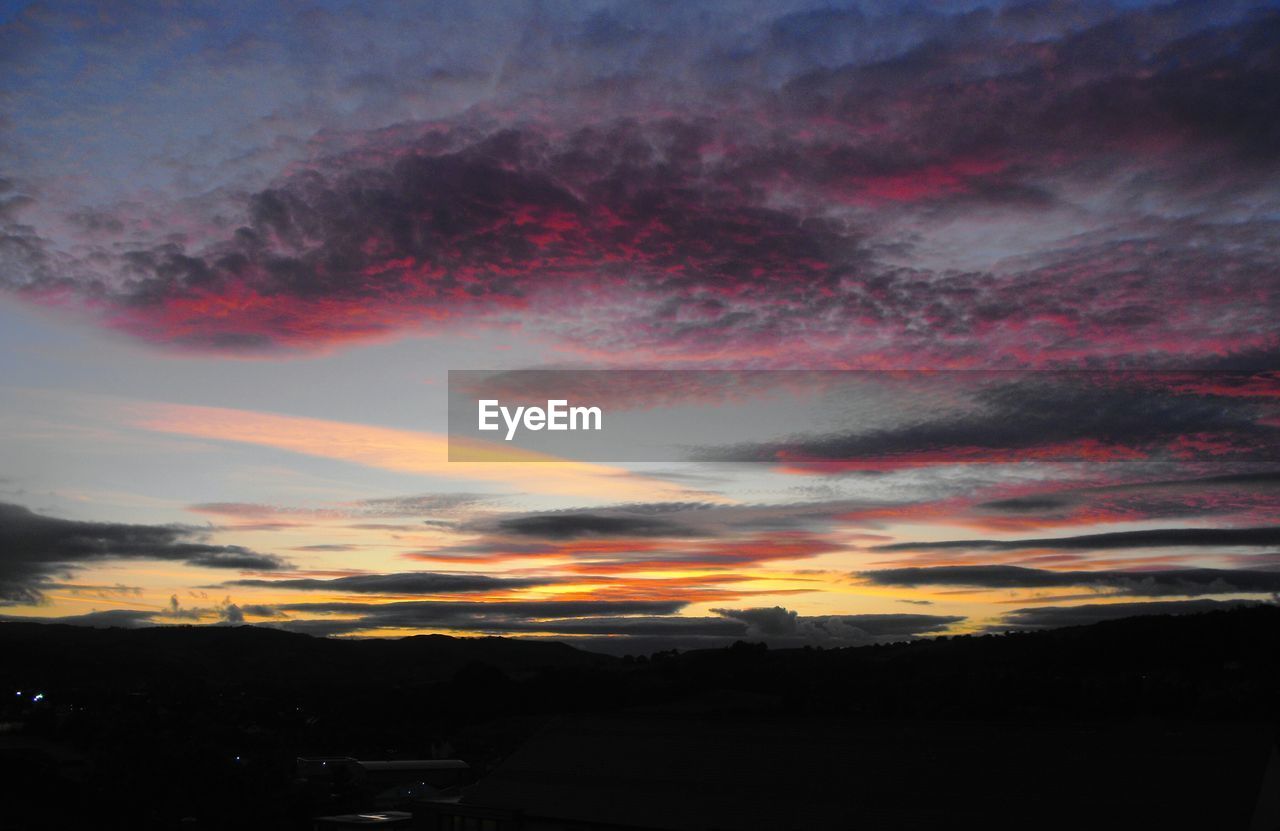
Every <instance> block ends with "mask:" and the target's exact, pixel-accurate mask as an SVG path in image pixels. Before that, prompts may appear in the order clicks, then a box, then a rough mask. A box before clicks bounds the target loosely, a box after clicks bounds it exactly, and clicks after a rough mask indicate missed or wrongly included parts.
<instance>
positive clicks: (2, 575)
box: [0, 503, 287, 605]
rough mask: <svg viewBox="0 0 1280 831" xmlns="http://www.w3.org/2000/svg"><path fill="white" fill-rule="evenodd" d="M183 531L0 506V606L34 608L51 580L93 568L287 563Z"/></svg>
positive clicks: (253, 567)
mask: <svg viewBox="0 0 1280 831" xmlns="http://www.w3.org/2000/svg"><path fill="white" fill-rule="evenodd" d="M204 533H205V530H204V529H200V528H193V527H191V526H185V525H128V524H124V523H112V522H85V521H79V520H68V519H59V518H56V517H49V516H42V515H40V514H36V513H34V512H32V511H31V510H29V509H28V508H24V507H22V506H21V505H13V504H7V503H0V549H2V550H3V551H4V557H3V559H0V602H2V603H4V604H6V605H11V604H34V603H39V602H41V600H42V599H43V596H44V590H45V589H47V588H49V587H51V586H52V585H54V581H55V580H56V578H58V577H60V576H61V575H65V574H67V573H69V572H72V571H75V570H78V569H80V568H82V567H84V566H85V565H88V564H90V563H93V562H102V561H107V560H167V561H176V562H182V563H186V564H187V565H192V566H199V567H202V568H217V569H239V570H243V571H272V570H275V569H279V568H283V567H285V566H286V565H287V562H286V561H285V560H284V559H282V558H280V557H277V556H275V555H272V554H260V553H258V552H256V551H251V550H249V549H247V548H243V547H241V546H237V545H214V544H212V543H207V542H202V541H201V538H202V536H203V535H204Z"/></svg>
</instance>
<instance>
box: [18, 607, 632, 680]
mask: <svg viewBox="0 0 1280 831" xmlns="http://www.w3.org/2000/svg"><path fill="white" fill-rule="evenodd" d="M0 652H3V654H4V655H5V663H6V664H7V666H6V667H4V668H3V669H0V677H4V676H5V675H10V674H13V673H15V672H21V673H22V674H24V675H28V676H36V677H39V678H41V679H44V680H43V683H45V684H46V685H56V684H70V685H73V686H81V685H83V684H84V683H85V682H86V681H89V680H91V679H96V680H102V679H107V678H118V679H122V680H123V681H124V683H126V684H128V683H133V682H136V681H139V680H142V679H150V680H156V681H161V680H170V681H172V680H185V681H211V682H216V683H219V684H235V683H240V682H254V683H263V682H267V683H270V682H274V681H280V680H283V679H288V680H289V681H290V682H292V683H299V684H324V685H335V686H342V685H343V684H346V683H361V684H365V683H368V682H369V680H370V679H374V678H376V679H377V680H378V681H379V682H380V683H389V684H415V683H427V682H431V681H440V680H445V679H448V678H451V677H453V675H454V674H455V673H457V672H458V671H459V670H460V669H462V668H463V667H466V666H468V665H469V664H475V663H482V664H486V665H489V666H492V667H495V668H497V669H499V670H502V671H504V672H507V673H512V674H520V673H526V672H530V671H533V670H540V669H548V668H572V667H584V668H585V667H595V666H600V665H603V664H608V663H610V662H612V660H613V659H611V658H609V657H607V656H604V655H597V654H594V653H590V652H583V651H582V650H578V649H574V648H573V647H571V646H567V645H565V644H561V643H552V642H542V641H528V640H517V639H511V638H455V637H449V636H447V635H418V636H414V637H408V638H399V639H372V638H371V639H367V640H350V639H336V638H316V637H312V636H310V635H302V634H295V633H291V632H283V631H280V630H277V629H269V628H265V627H257V626H236V627H230V626H157V627H147V628H140V629H115V628H111V629H95V628H89V627H84V626H69V625H65V624H40V623H0Z"/></svg>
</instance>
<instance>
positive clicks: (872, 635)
mask: <svg viewBox="0 0 1280 831" xmlns="http://www.w3.org/2000/svg"><path fill="white" fill-rule="evenodd" d="M711 611H713V612H715V613H716V614H718V615H720V616H721V617H725V618H728V619H729V620H734V621H738V622H739V623H742V624H744V625H745V626H746V629H745V634H746V636H747V637H759V638H764V639H766V640H770V639H773V640H777V639H783V640H787V639H794V640H799V641H802V642H805V643H835V644H844V645H852V644H860V643H871V642H875V641H876V640H878V639H883V638H890V639H895V638H896V639H901V638H904V637H909V636H913V635H920V634H925V633H929V632H937V631H939V630H942V629H945V628H946V627H947V626H949V625H951V624H953V623H958V622H960V621H962V620H964V618H963V617H955V616H950V615H910V614H879V615H819V616H802V615H800V614H799V613H797V612H794V611H791V610H790V609H784V608H783V607H781V606H773V607H770V608H756V609H712V610H711Z"/></svg>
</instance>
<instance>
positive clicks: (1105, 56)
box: [0, 3, 1280, 367]
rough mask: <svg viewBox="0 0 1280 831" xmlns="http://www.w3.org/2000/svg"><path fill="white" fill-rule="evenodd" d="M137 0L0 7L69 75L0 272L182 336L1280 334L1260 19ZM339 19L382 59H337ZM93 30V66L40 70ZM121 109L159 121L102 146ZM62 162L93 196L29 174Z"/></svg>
mask: <svg viewBox="0 0 1280 831" xmlns="http://www.w3.org/2000/svg"><path fill="white" fill-rule="evenodd" d="M122 15H123V16H124V17H126V18H128V19H129V20H131V21H134V22H133V23H132V24H130V25H120V24H117V25H115V26H113V27H111V28H110V29H105V28H102V27H100V26H99V25H98V24H97V23H95V22H94V21H92V20H89V19H81V18H79V17H78V16H74V15H67V14H36V13H31V14H26V15H24V16H23V17H22V21H21V23H20V24H15V25H14V26H12V27H9V28H8V29H7V30H6V31H5V32H3V33H0V37H3V39H4V40H5V42H6V45H7V47H8V48H6V49H0V53H6V54H8V55H9V56H10V60H12V61H17V62H18V64H17V65H20V66H23V67H37V68H38V67H44V68H46V69H47V70H48V71H44V72H42V71H39V70H38V69H35V70H33V71H30V72H25V73H22V74H20V75H15V76H14V77H15V80H14V81H13V85H12V92H10V93H8V94H9V95H10V96H11V98H10V101H11V103H12V104H13V105H14V106H13V108H14V109H15V111H16V117H15V118H14V119H13V123H14V124H17V125H22V129H20V130H17V129H10V130H6V133H7V134H11V135H6V136H5V138H6V139H8V140H9V141H10V142H11V143H12V144H13V145H14V147H15V152H16V154H17V157H18V159H19V160H20V161H21V164H17V165H15V168H17V169H22V170H24V171H25V172H26V179H29V180H30V182H31V184H30V185H28V184H27V183H26V182H22V183H15V184H14V185H13V186H12V187H11V188H10V191H11V192H12V193H13V194H14V197H13V198H15V199H17V198H20V199H21V201H22V204H21V205H15V206H14V207H12V208H10V209H8V210H7V211H5V212H4V213H5V216H7V217H9V218H8V219H7V220H6V222H5V224H4V226H3V229H0V273H3V274H4V275H5V283H6V285H7V286H8V287H9V290H10V291H12V292H15V293H17V294H18V295H20V296H22V297H25V298H28V299H30V300H32V301H34V302H44V303H50V304H57V305H70V306H77V305H78V306H82V307H89V308H91V309H92V310H93V311H95V312H96V313H97V314H99V315H100V317H101V319H102V320H103V322H104V323H105V324H106V325H109V326H112V327H115V328H118V329H122V330H124V331H127V332H129V333H131V334H132V335H134V336H136V337H139V338H143V339H146V340H148V341H151V342H153V343H157V344H161V345H163V346H165V347H170V348H178V349H200V350H213V351H233V352H235V351H245V350H256V351H262V350H266V351H270V350H277V351H278V350H287V349H318V348H325V347H328V346H333V345H340V344H344V343H350V342H352V341H357V340H367V339H371V338H380V337H387V336H393V335H396V334H399V333H406V332H417V333H434V332H441V331H449V330H450V327H455V326H467V327H469V328H470V327H474V326H475V325H477V324H484V323H492V324H495V325H509V324H512V323H515V322H517V320H518V321H519V323H520V325H523V326H525V327H526V328H528V329H529V330H530V331H531V332H533V333H535V334H539V335H550V336H553V337H554V338H556V339H557V340H558V341H559V342H560V343H561V345H562V346H563V347H564V348H565V349H566V350H569V351H576V352H578V353H579V354H583V355H589V356H593V357H594V358H596V359H602V360H607V359H608V358H609V357H610V356H626V358H627V359H630V360H635V359H639V360H654V361H658V360H665V361H668V362H688V363H707V364H715V363H717V362H724V361H732V362H734V363H736V364H760V365H771V366H795V365H804V364H805V363H813V362H816V361H818V360H821V361H822V362H823V364H824V365H828V366H830V365H833V364H836V365H856V366H898V367H901V366H920V365H948V366H969V365H974V364H981V363H994V364H998V365H1004V366H1048V365H1071V366H1082V365H1092V364H1094V363H1098V362H1102V363H1106V362H1112V363H1125V362H1131V361H1142V362H1147V363H1151V364H1158V365H1187V364H1188V363H1191V364H1195V365H1203V364H1205V363H1206V362H1207V363H1213V362H1217V361H1220V360H1222V359H1226V358H1229V357H1232V356H1235V358H1236V359H1240V358H1241V357H1242V356H1248V355H1263V354H1266V353H1267V352H1268V350H1274V349H1275V347H1276V338H1275V335H1274V331H1273V330H1272V328H1271V327H1270V326H1269V325H1268V323H1269V321H1271V320H1272V319H1274V318H1275V316H1276V312H1277V309H1278V308H1280V294H1278V293H1277V291H1276V290H1275V289H1274V287H1273V285H1272V281H1270V280H1268V279H1267V278H1268V276H1269V275H1270V274H1272V273H1273V271H1274V265H1275V261H1276V256H1277V246H1276V242H1275V240H1276V233H1275V218H1274V210H1273V208H1274V199H1275V186H1276V175H1277V166H1278V162H1280V159H1278V154H1277V153H1276V151H1275V149H1274V148H1275V147H1276V146H1277V141H1276V135H1275V132H1276V131H1275V125H1274V119H1273V118H1272V114H1273V113H1274V111H1275V109H1276V107H1277V105H1278V104H1280V102H1277V100H1276V96H1277V93H1276V92H1275V90H1276V89H1280V83H1277V79H1278V78H1280V65H1278V64H1277V61H1276V58H1275V54H1274V50H1272V49H1271V47H1270V44H1272V43H1273V42H1274V40H1275V33H1276V29H1277V26H1278V25H1280V24H1278V23H1277V19H1278V18H1280V16H1278V15H1277V14H1276V13H1275V12H1274V10H1270V9H1253V8H1250V7H1248V6H1240V7H1234V6H1233V7H1231V8H1225V9H1218V8H1215V9H1213V10H1210V9H1209V8H1208V7H1206V6H1204V5H1198V4H1174V5H1167V4H1166V5H1163V6H1155V7H1147V8H1142V7H1137V8H1134V7H1112V6H1109V5H1106V4H1099V5H1096V6H1092V7H1090V8H1088V9H1079V10H1073V11H1072V13H1071V14H1069V15H1063V14H1061V12H1060V10H1058V11H1056V12H1055V11H1053V10H1052V8H1051V7H1049V6H1043V7H1034V8H1033V7H1027V6H1025V5H1023V6H1018V7H1006V6H1003V5H997V6H995V7H992V8H983V9H941V8H929V9H926V8H923V7H915V6H912V7H903V8H898V7H893V8H888V7H886V8H881V9H871V8H867V9H855V8H846V9H831V8H827V7H826V6H819V5H817V4H808V3H797V4H789V5H788V6H787V7H785V8H772V7H766V6H760V7H753V8H752V9H750V10H742V9H741V8H740V7H739V5H738V4H732V3H704V4H698V5H697V7H696V9H689V10H682V11H678V12H677V11H674V10H672V9H671V8H669V7H667V6H662V5H652V4H629V5H628V6H626V7H606V8H597V7H592V8H590V9H587V8H585V7H584V8H572V7H560V8H558V9H555V10H552V9H548V8H547V7H546V6H544V5H542V4H537V5H529V6H521V5H517V6H515V7H511V8H504V9H503V11H502V12H501V13H498V12H496V11H490V10H484V9H480V8H478V7H468V8H460V7H458V6H455V5H452V4H445V6H443V7H441V8H436V7H434V6H429V7H424V8H416V9H412V10H405V11H404V13H403V14H397V15H389V16H385V17H384V16H382V15H372V16H361V17H359V19H356V16H353V15H340V14H335V13H329V12H322V11H319V10H306V11H298V12H294V11H291V10H279V11H277V12H275V14H274V16H273V20H274V22H275V23H276V24H277V25H273V26H270V27H263V26H262V25H261V21H260V20H258V19H257V17H256V16H249V17H248V18H246V17H245V16H243V15H241V14H230V15H228V16H227V17H226V18H225V19H224V18H223V17H221V16H220V17H219V18H218V20H217V25H216V26H214V25H212V22H211V21H210V20H209V19H207V18H206V17H205V16H204V15H203V12H201V11H200V10H196V9H192V10H184V11H183V12H181V13H179V18H178V22H177V23H175V29H168V28H159V24H157V23H156V22H155V21H149V20H147V19H145V15H141V14H138V13H122ZM393 18H394V19H393ZM182 21H186V23H187V24H188V25H185V26H183V25H181V22H182ZM175 30H180V31H183V32H185V33H187V34H186V35H185V36H184V38H177V37H176V36H175V35H174V34H173V32H174V31H175ZM124 31H128V32H129V34H127V35H126V34H122V32H124ZM215 31H216V32H219V33H225V32H243V33H244V35H245V36H244V37H240V38H236V37H227V38H222V39H219V40H217V42H216V43H214V42H212V41H211V39H210V38H211V34H210V33H211V32H215ZM349 31H356V32H358V33H359V34H358V35H356V36H357V37H359V38H360V40H361V42H362V43H365V44H367V45H368V48H367V49H361V50H354V51H353V50H344V49H337V48H333V46H332V44H333V43H335V42H342V41H343V39H344V38H346V37H347V36H348V32H349ZM424 32H425V33H439V32H448V33H449V34H448V35H447V36H424V35H423V33H424ZM186 38H190V42H188V40H187V39H186ZM227 42H235V43H238V44H240V45H239V46H238V47H237V48H236V49H234V50H229V51H230V52H231V53H233V54H226V53H227V52H228V50H227V49H226V43H227ZM67 44H74V45H72V46H68V45H67ZM192 44H200V45H201V46H202V48H199V47H197V48H193V47H192ZM77 46H78V47H79V48H78V49H77V53H78V54H81V55H82V56H89V57H85V60H86V61H87V62H88V63H86V65H85V69H84V71H85V72H87V73H89V74H91V75H93V76H94V77H98V78H100V79H101V80H102V82H101V83H99V84H94V85H90V87H89V88H85V89H68V88H67V87H66V85H65V84H62V85H56V83H55V81H54V79H56V77H57V73H56V72H54V71H52V68H53V67H57V66H60V65H62V53H61V52H60V51H59V50H60V49H64V48H76V47H77ZM88 47H92V48H88ZM319 55H323V56H325V60H324V61H321V60H319V58H318V57H317V56H319ZM549 55H554V56H555V59H554V60H549V59H548V56H549ZM14 56H18V57H14ZM125 57H128V58H134V59H137V58H139V57H141V61H140V64H141V65H165V66H167V67H170V71H169V72H166V73H164V74H163V76H162V77H149V76H142V75H138V74H136V73H133V74H130V73H128V72H126V71H125V70H122V69H120V67H121V66H123V65H124V63H125V62H124V60H123V59H124V58H125ZM122 73H123V75H122ZM11 74H12V73H11ZM126 77H127V81H126ZM210 79H214V80H213V82H211V81H210ZM232 88H236V89H254V90H255V94H254V95H253V96H251V97H249V98H245V97H244V96H239V97H236V98H235V100H229V99H227V98H225V93H220V92H219V91H225V90H226V89H232ZM37 103H39V105H40V106H37ZM108 114H110V118H112V119H116V120H118V121H127V122H128V123H130V124H133V125H135V126H136V130H135V132H136V133H137V135H138V140H137V141H136V142H130V143H128V144H127V145H123V146H122V145H121V144H120V143H116V142H101V143H99V142H86V141H84V140H83V136H85V135H101V134H104V133H105V132H106V131H107V129H108V128H110V127H111V126H113V125H114V124H115V123H118V121H116V120H108V118H109V116H108ZM175 115H176V116H177V117H175ZM175 123H178V124H181V125H183V127H182V129H181V130H179V135H178V136H177V138H178V139H179V140H175V134H174V132H173V131H174V130H175V129H178V128H176V127H174V126H173V125H174V124H175ZM148 128H150V129H148ZM41 139H43V140H41ZM66 146H76V147H78V148H81V149H82V154H81V155H80V156H77V157H76V158H74V159H71V160H68V159H67V158H66V157H65V154H63V155H58V154H56V153H54V151H53V150H52V148H55V147H66ZM67 165H72V168H70V169H68V168H67V167H66V166H67ZM63 176H70V177H73V178H75V181H76V182H77V183H78V186H77V188H76V189H74V191H75V193H77V194H83V195H81V196H75V195H71V196H68V195H66V194H67V192H68V191H70V190H72V189H68V188H55V187H49V186H46V187H41V185H44V184H46V183H47V182H50V181H52V182H53V183H54V184H57V183H58V179H59V177H63ZM135 180H136V181H138V184H137V185H134V184H132V183H133V182H134V181H135ZM144 194H145V196H146V197H147V198H145V199H144V198H141V197H142V196H143V195H144ZM15 217H18V218H20V219H21V220H22V221H18V219H15ZM1206 274H1209V275H1212V277H1211V278H1210V279H1205V277H1204V275H1206Z"/></svg>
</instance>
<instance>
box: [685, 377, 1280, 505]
mask: <svg viewBox="0 0 1280 831" xmlns="http://www.w3.org/2000/svg"><path fill="white" fill-rule="evenodd" d="M857 377H859V376H855V378H857ZM922 378H927V379H928V380H929V382H930V386H929V387H928V388H926V391H925V393H924V394H922V393H921V392H920V391H919V390H918V389H917V384H918V383H919V382H920V381H921V379H922ZM1242 379H1252V380H1253V381H1255V382H1257V383H1255V385H1253V386H1244V385H1241V384H1236V383H1234V382H1237V381H1239V380H1242ZM855 383H857V381H855ZM880 383H881V384H883V385H884V386H885V387H886V390H887V391H888V392H889V393H897V394H898V395H900V396H902V398H903V399H904V400H903V401H902V402H901V403H898V404H895V405H893V407H894V411H895V412H897V411H900V413H901V416H900V418H897V419H894V421H895V422H896V423H894V424H893V426H890V427H884V428H873V429H865V428H864V429H856V430H850V431H847V432H833V433H829V434H825V435H812V436H801V437H797V438H791V439H788V440H786V441H785V442H769V443H748V444H742V445H739V446H729V447H705V448H701V449H700V450H699V451H698V453H697V458H700V459H704V460H714V461H773V462H781V463H783V464H786V465H789V466H790V467H792V468H793V469H798V470H813V471H817V472H822V471H835V472H840V471H843V470H865V469H893V468H895V467H910V466H916V465H939V464H958V463H968V462H1018V461H1134V460H1144V459H1174V460H1179V461H1202V460H1211V461H1214V462H1218V463H1223V462H1230V461H1245V462H1260V461H1275V460H1277V459H1280V430H1278V429H1277V428H1276V426H1275V424H1274V423H1273V421H1274V419H1276V418H1277V416H1278V415H1280V411H1277V408H1276V402H1275V397H1276V393H1277V390H1278V389H1280V388H1278V387H1277V381H1276V377H1275V376H1274V375H1273V374H1271V373H1258V374H1256V375H1248V374H1246V375H1227V374H1223V375H1221V376H1220V377H1218V378H1214V377H1213V376H1209V380H1208V381H1207V382H1206V380H1205V377H1204V376H1203V375H1201V374H1194V373H1164V372H1161V373H1148V372H1111V373H1094V372H1027V373H1003V372H1002V373H984V372H977V373H951V374H947V375H945V376H914V375H911V374H897V375H895V374H886V375H884V376H883V380H881V381H880ZM868 386H869V387H870V391H871V392H875V391H877V388H876V387H875V386H873V385H871V384H868ZM854 389H855V390H858V389H859V388H858V387H854ZM921 412H923V413H927V415H925V416H923V417H921V415H920V413H921ZM1041 498H1045V497H1041ZM1015 504H1016V503H1015ZM1006 507H1008V506H1007V505H1006ZM1041 507H1042V508H1046V507H1049V508H1051V507H1056V506H1053V505H1041Z"/></svg>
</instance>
